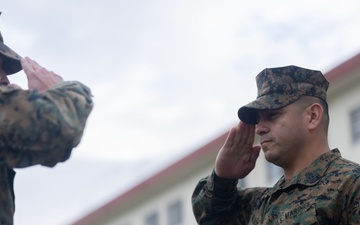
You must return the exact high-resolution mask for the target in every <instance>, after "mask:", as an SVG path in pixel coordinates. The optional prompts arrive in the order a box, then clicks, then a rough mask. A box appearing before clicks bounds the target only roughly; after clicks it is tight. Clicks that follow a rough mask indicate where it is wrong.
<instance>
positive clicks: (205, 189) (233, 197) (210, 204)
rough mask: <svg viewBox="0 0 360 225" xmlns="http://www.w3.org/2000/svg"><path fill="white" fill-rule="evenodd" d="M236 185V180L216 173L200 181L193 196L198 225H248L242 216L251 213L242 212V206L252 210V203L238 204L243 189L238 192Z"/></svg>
mask: <svg viewBox="0 0 360 225" xmlns="http://www.w3.org/2000/svg"><path fill="white" fill-rule="evenodd" d="M236 185H237V180H236V179H223V178H220V177H217V176H216V174H215V172H214V171H213V172H212V174H211V175H210V176H209V177H206V178H204V179H202V180H200V182H199V184H198V185H197V187H196V188H195V191H194V193H193V196H192V205H193V212H194V215H195V218H196V221H197V222H198V224H204V225H205V224H206V225H218V224H223V225H235V224H247V222H246V219H247V218H245V217H242V215H249V213H250V212H244V211H243V212H241V211H240V205H246V207H243V208H244V209H245V208H248V209H250V208H251V207H249V204H250V203H249V202H243V201H242V202H241V203H239V202H238V201H239V199H240V198H239V194H241V189H240V190H237V187H236Z"/></svg>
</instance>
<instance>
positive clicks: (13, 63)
mask: <svg viewBox="0 0 360 225" xmlns="http://www.w3.org/2000/svg"><path fill="white" fill-rule="evenodd" d="M0 55H1V56H3V57H4V62H3V64H2V68H3V70H4V71H5V73H6V74H7V75H11V74H14V73H17V72H19V71H20V70H22V67H21V63H20V59H21V56H20V55H18V54H17V53H16V52H15V51H13V50H12V49H11V48H9V47H8V46H6V45H5V44H4V39H3V37H2V35H1V32H0Z"/></svg>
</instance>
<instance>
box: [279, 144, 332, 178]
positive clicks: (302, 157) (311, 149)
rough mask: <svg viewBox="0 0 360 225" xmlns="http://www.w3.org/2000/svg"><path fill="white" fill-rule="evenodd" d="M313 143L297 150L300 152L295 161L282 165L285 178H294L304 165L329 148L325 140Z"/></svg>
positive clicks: (309, 163)
mask: <svg viewBox="0 0 360 225" xmlns="http://www.w3.org/2000/svg"><path fill="white" fill-rule="evenodd" d="M314 143H315V144H313V145H312V146H307V147H306V149H302V150H301V151H299V152H301V153H302V154H299V155H298V157H297V158H296V161H294V162H292V163H289V164H288V165H286V166H283V169H284V177H285V180H290V179H292V178H294V177H295V176H296V175H297V174H299V173H300V172H301V171H303V170H304V169H305V168H306V167H308V166H310V165H311V164H312V163H313V162H314V161H315V160H316V159H317V158H318V157H319V156H320V155H322V154H324V153H326V152H327V151H329V150H330V148H329V145H328V143H327V142H324V144H322V145H319V144H317V143H316V142H314Z"/></svg>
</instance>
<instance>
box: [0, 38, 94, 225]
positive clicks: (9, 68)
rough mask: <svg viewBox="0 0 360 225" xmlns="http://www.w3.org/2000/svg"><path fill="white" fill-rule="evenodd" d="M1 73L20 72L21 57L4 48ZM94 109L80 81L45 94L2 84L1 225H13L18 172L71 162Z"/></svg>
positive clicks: (53, 87)
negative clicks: (14, 183) (15, 181)
mask: <svg viewBox="0 0 360 225" xmlns="http://www.w3.org/2000/svg"><path fill="white" fill-rule="evenodd" d="M0 54H1V55H0V57H4V60H3V64H2V65H1V66H2V69H3V70H4V71H5V73H6V74H7V75H9V74H13V73H16V72H18V71H19V70H21V69H22V68H21V64H20V58H21V57H20V56H19V55H17V54H16V53H15V52H13V51H12V50H11V49H10V48H9V47H7V46H6V45H4V44H3V39H2V36H1V33H0ZM92 108H93V102H92V99H91V92H90V89H89V88H88V87H86V86H85V85H83V84H82V83H80V82H77V81H66V82H61V83H59V84H57V85H54V86H52V87H51V88H49V89H48V90H47V91H45V92H44V93H39V92H38V91H36V90H22V89H15V88H13V87H10V86H5V85H0V225H12V224H13V214H14V210H15V204H14V200H15V197H14V190H13V181H14V176H15V171H14V170H13V168H23V167H28V166H32V165H36V164H40V165H43V166H48V167H53V166H55V165H56V164H57V163H58V162H63V161H65V160H67V159H68V158H69V157H70V154H71V151H72V149H73V148H74V147H76V146H77V145H78V144H79V143H80V140H81V137H82V134H83V131H84V127H85V124H86V120H87V118H88V116H89V114H90V112H91V110H92Z"/></svg>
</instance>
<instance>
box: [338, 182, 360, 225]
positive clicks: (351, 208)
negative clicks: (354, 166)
mask: <svg viewBox="0 0 360 225" xmlns="http://www.w3.org/2000/svg"><path fill="white" fill-rule="evenodd" d="M346 202H347V205H346V206H345V207H344V208H345V212H346V214H345V215H344V216H343V218H342V220H343V221H341V224H349V225H355V224H360V178H359V177H357V178H356V180H355V182H354V183H353V184H352V185H351V186H350V187H349V191H348V193H347V201H346Z"/></svg>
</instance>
